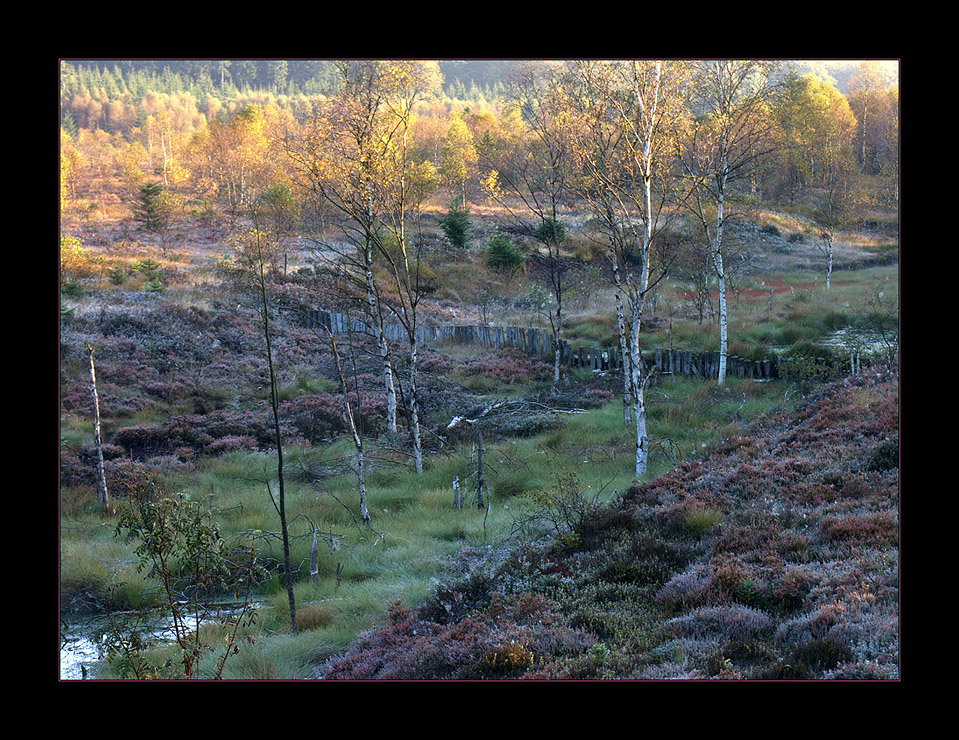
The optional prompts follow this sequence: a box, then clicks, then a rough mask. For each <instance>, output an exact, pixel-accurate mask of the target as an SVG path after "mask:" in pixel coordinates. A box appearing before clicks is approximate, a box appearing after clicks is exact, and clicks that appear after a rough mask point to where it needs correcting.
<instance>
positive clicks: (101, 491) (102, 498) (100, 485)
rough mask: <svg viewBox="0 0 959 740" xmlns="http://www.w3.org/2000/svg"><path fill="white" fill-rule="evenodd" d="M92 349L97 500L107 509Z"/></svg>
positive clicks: (107, 496)
mask: <svg viewBox="0 0 959 740" xmlns="http://www.w3.org/2000/svg"><path fill="white" fill-rule="evenodd" d="M87 347H88V349H89V350H90V395H91V396H93V443H94V446H95V447H96V450H97V502H98V503H99V504H100V510H101V511H106V509H107V506H109V505H110V494H109V492H108V491H107V477H106V473H105V472H104V469H103V444H102V442H101V439H100V399H99V396H98V395H97V373H96V369H95V368H94V364H93V346H92V345H87Z"/></svg>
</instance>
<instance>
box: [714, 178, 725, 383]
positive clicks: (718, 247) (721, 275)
mask: <svg viewBox="0 0 959 740" xmlns="http://www.w3.org/2000/svg"><path fill="white" fill-rule="evenodd" d="M723 166H725V162H724V164H723ZM725 185H726V182H725V177H723V178H722V179H721V180H720V185H719V197H718V198H717V200H716V233H715V235H714V239H715V242H714V244H713V265H714V266H715V269H716V277H717V280H718V285H719V377H718V381H717V382H718V384H719V385H723V384H725V382H726V355H727V354H728V352H729V336H728V330H729V323H728V313H727V303H726V267H725V265H724V264H723V205H724V203H723V201H724V197H723V193H724V191H725Z"/></svg>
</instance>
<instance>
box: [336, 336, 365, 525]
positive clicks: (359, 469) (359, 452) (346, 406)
mask: <svg viewBox="0 0 959 740" xmlns="http://www.w3.org/2000/svg"><path fill="white" fill-rule="evenodd" d="M329 335H330V347H331V348H332V350H333V359H334V360H335V361H336V371H337V373H338V374H339V376H340V387H341V388H342V389H343V416H344V417H345V418H346V423H347V426H349V428H350V434H352V436H353V447H354V448H355V450H356V476H357V479H358V485H359V489H360V516H361V517H362V519H363V525H364V526H365V527H366V528H367V529H371V528H372V526H373V519H372V518H371V517H370V510H369V508H368V507H367V502H366V475H365V465H364V459H363V439H362V437H360V432H359V430H358V429H357V427H356V419H355V418H354V416H353V407H352V405H351V404H350V394H349V391H348V390H347V386H346V375H345V374H344V373H343V365H342V363H341V362H340V351H339V349H338V348H337V345H336V339H335V338H334V336H333V332H332V331H330V332H329Z"/></svg>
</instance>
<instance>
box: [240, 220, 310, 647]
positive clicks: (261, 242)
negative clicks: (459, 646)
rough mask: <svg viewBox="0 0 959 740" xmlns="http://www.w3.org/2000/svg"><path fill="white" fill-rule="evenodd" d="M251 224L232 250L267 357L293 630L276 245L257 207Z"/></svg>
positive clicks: (277, 501)
mask: <svg viewBox="0 0 959 740" xmlns="http://www.w3.org/2000/svg"><path fill="white" fill-rule="evenodd" d="M252 217H253V225H252V227H251V228H249V229H248V230H246V231H245V232H242V233H240V234H238V235H237V237H236V239H235V253H236V259H237V263H238V265H239V266H240V269H241V271H242V272H241V274H242V275H243V277H244V278H246V280H247V281H248V284H249V286H250V288H251V290H252V292H253V294H254V296H255V299H256V304H257V312H258V314H259V318H260V331H261V332H262V336H263V354H264V357H265V358H266V365H267V372H268V377H267V379H268V381H269V385H270V410H271V412H272V416H273V435H274V442H275V444H276V480H277V492H276V495H275V496H274V494H273V489H272V485H271V484H269V483H268V484H267V488H268V489H269V492H270V498H271V500H272V501H273V505H274V506H275V507H276V511H277V514H278V515H279V518H280V533H281V539H282V541H283V570H284V572H283V581H284V584H285V585H286V592H287V599H288V603H289V608H290V630H291V631H292V632H296V598H295V596H294V593H293V567H292V562H291V560H290V533H289V526H288V523H287V521H288V520H287V512H286V483H285V476H284V470H283V462H284V461H283V437H282V434H281V430H280V389H279V381H278V375H277V370H276V366H275V364H274V361H273V305H272V301H271V300H270V294H269V276H268V270H269V266H270V264H272V263H273V261H274V255H275V253H276V252H277V250H278V248H279V243H278V239H277V238H276V237H275V236H273V235H271V234H270V233H269V232H268V231H266V230H264V229H261V228H260V225H259V218H258V216H257V212H256V209H255V208H254V210H253V212H252Z"/></svg>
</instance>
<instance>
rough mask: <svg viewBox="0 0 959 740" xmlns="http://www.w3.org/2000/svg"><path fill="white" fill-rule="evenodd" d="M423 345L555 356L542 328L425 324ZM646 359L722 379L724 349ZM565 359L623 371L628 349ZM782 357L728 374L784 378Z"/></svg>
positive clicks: (319, 319) (358, 325) (745, 362)
mask: <svg viewBox="0 0 959 740" xmlns="http://www.w3.org/2000/svg"><path fill="white" fill-rule="evenodd" d="M307 321H308V322H309V323H311V324H313V323H315V324H318V325H322V326H326V327H329V329H330V330H331V331H332V332H333V333H334V334H347V333H349V332H353V333H357V334H369V333H370V329H369V326H368V325H367V324H366V323H365V321H363V319H362V318H361V317H359V316H350V315H347V314H342V313H336V312H333V311H324V310H320V309H317V310H314V311H312V312H311V313H310V314H309V315H308V317H307ZM386 333H387V337H388V338H389V339H390V341H401V340H404V339H405V335H404V333H403V328H402V327H401V326H399V325H398V324H387V325H386ZM417 333H418V337H417V338H418V341H419V342H420V343H421V344H422V345H426V346H429V345H434V346H436V345H442V344H448V343H457V344H478V345H481V346H484V347H490V348H492V349H501V348H504V347H512V348H515V349H519V350H522V351H523V352H525V353H527V354H530V355H537V356H540V355H542V356H548V357H552V356H553V336H552V334H551V333H550V332H549V331H546V330H544V329H538V328H536V327H521V326H486V325H482V324H480V325H466V326H421V327H418V329H417ZM643 359H644V360H645V361H646V362H653V363H655V365H656V368H657V371H658V372H659V373H660V374H670V375H690V376H694V377H702V378H716V377H718V375H719V352H692V351H689V350H679V349H671V348H670V349H666V348H660V349H655V350H647V351H644V352H643ZM560 361H561V362H562V364H563V365H565V366H566V367H569V368H589V369H591V370H595V371H602V372H617V371H619V370H621V369H622V353H621V352H620V350H619V348H618V347H572V346H570V345H569V344H566V343H565V342H564V343H563V344H562V350H561V356H560ZM778 371H779V361H778V359H776V357H775V356H773V357H772V358H771V359H764V360H750V359H748V358H744V357H735V356H729V357H727V358H726V376H727V377H730V378H752V379H757V380H766V379H771V378H776V377H778V374H779V372H778Z"/></svg>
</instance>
